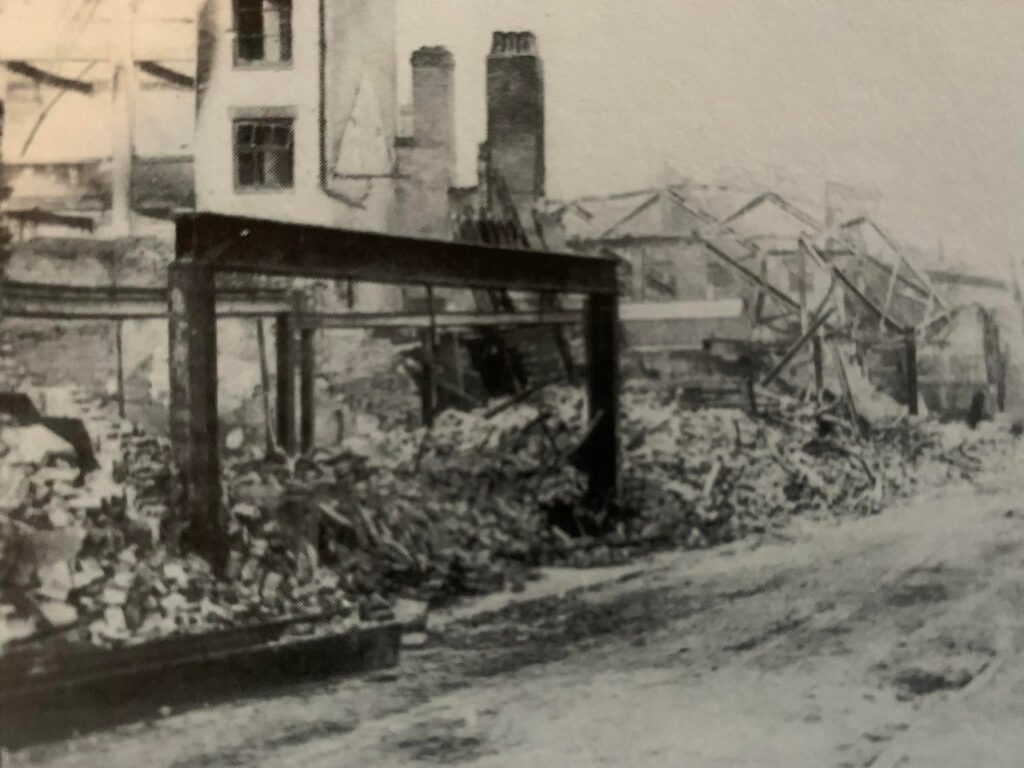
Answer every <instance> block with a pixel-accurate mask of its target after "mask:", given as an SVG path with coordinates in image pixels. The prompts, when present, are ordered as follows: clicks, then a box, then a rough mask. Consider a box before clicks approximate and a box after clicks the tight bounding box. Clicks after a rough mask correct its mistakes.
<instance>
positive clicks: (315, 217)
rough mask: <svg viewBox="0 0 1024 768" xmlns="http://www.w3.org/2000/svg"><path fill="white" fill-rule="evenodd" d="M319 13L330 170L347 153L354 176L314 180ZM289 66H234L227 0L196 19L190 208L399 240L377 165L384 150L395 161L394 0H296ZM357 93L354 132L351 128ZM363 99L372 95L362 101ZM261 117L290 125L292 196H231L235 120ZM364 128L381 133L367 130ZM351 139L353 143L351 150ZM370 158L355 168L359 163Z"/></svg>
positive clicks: (390, 176)
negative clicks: (285, 119) (281, 118)
mask: <svg viewBox="0 0 1024 768" xmlns="http://www.w3.org/2000/svg"><path fill="white" fill-rule="evenodd" d="M321 7H323V9H324V10H325V11H326V17H325V29H326V41H327V45H326V60H325V76H326V82H327V91H328V93H327V98H326V104H327V110H328V113H327V116H326V144H327V158H326V161H327V164H328V168H331V167H333V165H334V163H335V160H336V158H337V153H338V152H340V151H342V145H343V144H344V143H345V142H348V145H347V146H345V147H344V152H345V157H346V158H347V167H348V170H349V171H350V172H356V173H357V172H359V171H360V170H365V169H367V168H368V169H369V172H368V173H363V174H360V176H359V177H358V178H341V177H339V178H334V179H333V180H331V181H330V184H329V186H330V187H331V188H333V190H334V195H333V196H332V195H329V194H328V193H327V192H325V191H324V189H323V185H322V183H321V151H320V147H321V135H320V132H321V117H320V84H321V29H320V11H321ZM292 14H293V18H292V61H291V62H289V63H283V64H243V65H236V64H235V61H234V30H233V26H234V24H233V12H232V0H207V2H206V4H205V6H204V9H203V10H202V12H201V15H200V22H199V26H200V29H199V40H200V51H199V65H198V70H199V77H198V79H199V85H198V88H199V91H198V99H197V119H196V139H195V158H196V162H195V166H196V199H197V208H198V210H199V211H203V212H214V213H225V214H233V215H242V216H253V217H258V218H272V219H276V220H281V221H289V222H295V223H303V224H313V225H324V226H339V227H345V228H352V229H361V230H368V231H386V232H393V233H396V234H397V233H400V231H399V227H398V225H399V222H398V221H397V217H396V216H395V195H396V191H395V190H396V181H395V179H394V175H395V174H394V170H395V169H394V163H393V161H392V163H391V166H390V167H388V168H382V167H380V166H381V164H380V162H379V161H378V162H376V163H373V162H371V161H372V160H373V159H374V158H379V157H380V152H381V149H380V147H381V145H382V143H383V146H384V147H386V152H387V153H388V154H389V156H391V157H393V147H394V139H395V129H396V122H397V114H396V112H397V108H396V100H397V83H396V56H395V4H394V0H293V7H292ZM359 91H362V93H363V101H364V103H363V104H362V108H361V112H360V117H361V118H362V119H361V120H360V123H361V125H360V126H359V127H356V128H353V127H352V125H351V124H350V119H351V117H352V112H353V108H354V106H355V103H356V100H357V92H359ZM367 94H372V95H371V96H367ZM261 110H266V111H267V112H269V113H271V116H272V114H273V113H275V112H277V113H279V114H285V115H288V116H290V117H293V118H294V121H295V124H294V125H295V138H294V141H295V180H294V186H293V188H292V189H287V190H280V191H277V190H275V191H262V190H261V191H238V190H236V189H235V184H234V179H235V177H234V153H233V140H232V121H233V119H234V118H235V117H236V116H244V115H249V114H258V113H259V112H260V111H261ZM367 110H369V112H372V113H374V114H373V115H372V119H371V120H370V121H369V122H370V123H376V124H377V125H379V127H380V129H381V132H380V133H376V134H372V135H368V134H367V133H366V124H367V122H368V121H367V114H368V111H367ZM352 142H355V143H357V144H359V145H360V146H352ZM362 158H369V160H367V161H366V162H365V163H364V164H363V168H360V160H361V159H362Z"/></svg>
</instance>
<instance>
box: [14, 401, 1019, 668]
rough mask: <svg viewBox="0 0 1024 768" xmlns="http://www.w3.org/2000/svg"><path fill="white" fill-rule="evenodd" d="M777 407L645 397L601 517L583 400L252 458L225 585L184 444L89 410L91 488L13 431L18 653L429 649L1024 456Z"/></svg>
mask: <svg viewBox="0 0 1024 768" xmlns="http://www.w3.org/2000/svg"><path fill="white" fill-rule="evenodd" d="M759 400H760V401H761V402H762V403H764V404H765V405H764V409H763V412H762V413H761V414H760V416H758V417H756V418H755V417H753V416H751V415H749V414H747V413H744V412H742V411H739V410H730V409H707V410H698V411H694V410H691V409H688V408H687V407H685V405H684V404H682V403H681V402H680V401H679V400H678V399H676V398H674V397H673V396H672V395H671V393H666V392H665V391H655V390H648V389H643V388H639V387H627V388H626V390H625V391H624V392H623V396H622V414H623V415H622V424H621V426H622V430H621V435H622V446H623V448H622V454H623V455H622V477H621V493H620V501H619V504H618V506H617V507H615V508H595V507H594V506H592V505H590V504H589V503H588V501H587V499H586V495H585V493H584V487H585V483H584V478H583V476H582V475H581V474H580V473H579V472H578V471H577V470H576V469H574V468H573V466H572V462H571V460H570V459H571V457H572V455H573V453H574V451H575V450H576V448H578V445H579V441H580V439H581V436H582V435H583V434H584V433H585V431H586V425H587V416H586V413H585V407H584V398H583V395H582V394H581V393H580V392H579V391H578V390H575V389H572V388H569V387H561V388H559V387H552V388H548V389H545V390H542V391H540V392H537V393H535V394H534V395H533V396H531V397H530V398H527V399H524V400H523V401H521V402H518V403H516V404H515V405H513V406H510V407H506V408H503V409H499V410H495V409H491V410H487V409H486V408H481V409H479V410H477V411H470V412H459V411H447V412H445V413H443V414H441V415H440V416H439V417H438V418H437V419H436V420H435V422H434V424H433V426H432V427H431V428H429V429H427V428H397V427H392V428H390V429H388V430H386V431H385V430H383V429H382V430H378V431H373V430H370V431H366V432H364V433H363V434H361V435H358V436H352V437H350V438H348V439H346V440H344V441H342V442H341V443H340V444H339V445H338V446H336V447H335V448H334V449H331V450H318V451H316V452H315V453H314V454H312V455H311V456H307V457H298V458H296V457H292V458H287V459H285V458H283V457H280V456H278V457H274V456H272V457H270V458H265V459H264V458H259V459H254V458H252V456H253V452H251V451H244V450H241V451H237V452H236V453H235V454H234V455H233V456H228V457H226V459H225V470H224V473H225V496H226V503H225V510H226V513H227V515H228V517H229V533H230V537H231V554H230V560H229V564H228V569H227V574H226V578H224V579H217V578H215V577H214V575H213V573H212V572H211V570H210V568H209V566H208V565H207V564H206V563H205V562H204V561H203V560H201V559H200V558H198V557H196V556H194V555H190V554H187V553H185V552H183V551H182V549H181V546H180V543H179V542H180V540H181V537H182V533H183V531H182V529H181V521H183V520H186V519H187V515H184V514H181V513H180V510H179V509H178V505H179V503H180V502H179V497H180V492H179V490H178V487H177V483H176V480H175V477H174V475H173V473H172V471H171V469H170V467H171V460H170V451H169V446H168V444H167V443H166V442H165V441H163V440H159V439H155V438H151V437H147V436H145V435H142V434H139V433H137V432H136V431H135V430H133V429H132V428H131V426H130V425H126V424H123V423H121V422H120V421H118V420H116V419H110V418H108V417H104V416H103V415H102V414H101V413H98V412H96V411H95V409H93V410H90V409H89V408H88V406H87V405H85V406H83V408H84V409H85V411H86V412H87V413H86V417H85V419H84V422H83V423H84V424H85V425H86V426H87V428H88V430H89V433H90V434H91V435H93V436H94V437H95V441H94V442H95V449H96V463H97V465H98V468H97V469H95V470H94V471H92V472H87V473H82V472H81V471H80V469H79V467H78V465H77V461H78V457H77V456H76V455H75V453H74V451H73V450H71V449H70V446H69V444H68V443H67V441H65V440H62V439H61V438H59V437H57V436H56V435H53V434H52V433H49V432H48V431H47V430H45V428H44V427H42V426H40V425H33V426H32V427H28V428H26V427H18V426H13V425H10V424H8V425H7V426H5V427H3V429H2V431H0V438H2V443H0V454H2V455H0V481H2V485H0V564H2V565H0V647H8V648H10V647H14V646H17V645H22V644H25V643H30V642H37V641H42V640H43V639H46V638H52V637H60V638H61V640H62V641H64V642H67V641H70V642H82V643H92V644H95V645H100V646H111V645H122V644H133V643H141V642H146V641H148V640H152V639H155V638H161V637H166V636H169V635H176V634H193V633H203V632H208V631H212V630H216V629H218V628H228V627H234V626H240V625H247V624H253V623H258V622H262V621H267V620H277V619H295V620H297V621H298V620H302V621H305V622H307V623H308V624H309V625H310V626H313V625H314V624H317V623H319V625H321V626H322V625H323V624H324V623H325V622H336V623H337V622H340V624H339V626H341V625H345V626H349V625H351V624H353V623H358V622H360V621H371V622H375V621H392V620H394V621H398V622H399V623H401V624H402V625H403V626H404V627H405V628H406V631H407V632H409V633H414V634H415V637H413V638H412V639H411V640H410V642H417V643H418V642H420V641H421V640H423V638H422V637H420V635H421V634H423V633H426V632H427V623H428V609H429V607H432V606H436V605H439V604H441V603H443V602H445V601H449V600H451V599H453V598H455V597H459V596H462V595H473V594H484V593H488V592H493V591H497V590H501V589H513V590H517V589H519V590H521V589H522V588H523V585H524V584H525V581H526V580H527V579H528V578H529V577H530V573H531V570H532V569H534V568H535V567H537V566H540V565H545V564H562V565H569V566H574V567H592V566H608V565H615V564H621V563H624V562H627V561H629V560H630V559H632V558H635V557H637V556H640V555H643V554H645V553H648V552H651V551H653V550H655V549H660V548H666V547H673V546H684V547H690V548H701V547H706V546H712V545H716V544H720V543H723V542H728V541H732V540H735V539H737V538H739V537H742V536H745V535H749V534H759V533H764V532H767V531H769V530H771V529H773V528H775V527H777V526H780V525H782V524H784V523H785V521H786V520H788V519H789V518H790V517H792V516H793V515H819V516H836V515H868V514H875V513H877V512H879V511H880V510H881V508H882V506H883V505H884V504H885V503H886V502H887V501H888V500H890V499H892V498H895V497H899V496H903V495H907V494H909V493H911V492H913V490H914V489H915V487H917V486H919V485H922V484H926V485H929V486H931V485H939V484H941V483H943V482H948V481H950V480H956V479H960V478H969V477H973V476H974V475H976V474H977V473H978V472H980V471H981V470H982V468H983V467H985V466H986V464H988V463H990V458H991V457H993V456H996V455H999V454H1000V452H1002V453H1006V451H1005V448H1006V445H1007V443H1008V442H1009V441H1010V440H1011V437H1010V430H1009V429H1008V427H1007V425H1003V424H1001V423H996V422H986V423H984V424H982V425H979V426H978V428H976V429H970V428H969V427H967V425H965V424H962V423H960V424H949V425H940V424H938V423H935V422H932V421H928V420H923V419H915V420H908V419H906V418H905V417H902V418H900V419H898V420H896V421H894V422H890V423H889V424H888V425H880V424H877V423H876V424H875V425H874V426H873V427H872V430H871V434H870V436H869V439H867V440H860V439H859V438H858V435H857V431H856V430H855V429H854V428H853V427H851V426H850V425H849V422H847V421H845V420H844V419H843V418H841V416H838V415H837V414H841V413H842V411H841V406H842V403H841V402H829V403H824V404H821V405H819V404H818V403H816V402H812V401H805V400H799V399H795V398H791V397H788V396H782V395H779V394H777V393H774V392H769V391H765V392H761V393H759ZM26 429H31V430H35V432H33V433H32V435H31V438H32V440H31V443H27V442H24V441H23V440H22V438H24V437H25V431H24V430H26ZM37 433H38V434H37ZM239 447H241V446H239ZM295 631H296V632H300V631H302V629H301V626H299V625H297V627H296V629H295Z"/></svg>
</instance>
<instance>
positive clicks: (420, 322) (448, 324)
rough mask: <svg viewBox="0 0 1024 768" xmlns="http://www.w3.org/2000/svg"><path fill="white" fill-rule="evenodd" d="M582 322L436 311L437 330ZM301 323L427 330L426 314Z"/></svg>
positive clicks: (574, 316) (552, 315)
mask: <svg viewBox="0 0 1024 768" xmlns="http://www.w3.org/2000/svg"><path fill="white" fill-rule="evenodd" d="M582 321H583V315H582V313H580V312H525V311H524V312H438V313H437V314H436V315H435V316H434V326H435V327H437V328H477V327H494V326H523V325H574V324H576V323H581V322H582ZM302 322H303V323H304V324H306V325H313V326H316V327H317V328H325V329H326V328H333V329H357V328H424V329H426V328H430V325H431V319H430V315H429V314H425V313H408V312H390V313H388V312H361V313H355V312H352V313H348V312H346V313H316V314H310V315H309V316H308V317H306V318H304V319H303V320H302Z"/></svg>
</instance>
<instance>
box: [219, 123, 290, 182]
mask: <svg viewBox="0 0 1024 768" xmlns="http://www.w3.org/2000/svg"><path fill="white" fill-rule="evenodd" d="M230 125H231V162H232V182H233V186H234V190H235V192H236V193H238V194H282V193H288V192H292V191H294V190H295V159H296V152H295V115H294V114H293V113H292V112H291V110H277V109H268V110H260V111H251V110H246V111H241V112H235V113H233V114H232V115H231V120H230ZM246 127H248V128H249V129H250V131H251V134H250V135H251V138H250V139H249V140H248V142H247V143H245V144H243V143H242V142H241V141H240V133H241V132H242V131H243V130H244V129H245V128H246ZM260 129H263V130H267V131H269V135H270V141H269V142H260V141H258V140H257V138H258V137H257V132H258V131H259V130H260ZM281 129H285V130H286V131H287V133H286V142H285V143H283V144H279V143H275V134H276V132H277V131H279V130H281ZM246 149H247V151H246ZM270 154H277V155H283V156H284V158H286V159H287V169H288V172H287V181H286V182H276V183H273V184H268V183H267V178H268V176H269V169H271V168H273V167H275V166H274V161H273V160H272V159H271V158H270V157H269V156H268V155H270ZM245 155H249V156H251V158H250V161H251V162H253V163H254V165H253V169H254V172H255V174H256V176H259V177H261V178H262V181H255V182H243V156H245Z"/></svg>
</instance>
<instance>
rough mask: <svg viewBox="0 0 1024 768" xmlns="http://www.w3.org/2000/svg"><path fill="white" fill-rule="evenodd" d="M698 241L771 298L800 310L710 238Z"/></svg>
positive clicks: (788, 298) (798, 306)
mask: <svg viewBox="0 0 1024 768" xmlns="http://www.w3.org/2000/svg"><path fill="white" fill-rule="evenodd" d="M700 241H701V242H702V243H703V244H704V245H705V246H707V248H708V250H710V251H711V252H712V253H713V254H714V255H715V256H717V257H718V258H720V259H721V260H722V261H724V262H725V263H726V264H728V265H729V266H730V267H732V268H733V269H734V270H736V271H737V272H739V273H740V274H741V275H742V276H743V277H745V278H746V279H747V280H748V281H749V282H751V283H753V284H754V285H755V286H757V287H758V288H760V289H761V290H762V291H763V292H764V293H768V294H770V295H771V296H772V297H773V298H775V299H777V300H778V301H780V302H782V303H783V304H785V305H786V306H787V307H789V308H790V309H793V310H796V311H799V310H800V304H799V303H798V302H796V301H794V300H793V299H792V298H790V297H789V296H788V295H786V294H785V293H783V292H782V291H780V290H779V289H778V288H776V287H775V286H774V285H772V284H771V283H769V282H768V281H767V280H765V279H764V278H763V277H761V275H759V274H757V273H756V272H755V271H754V270H752V269H750V268H749V267H747V266H746V265H744V264H740V263H739V262H738V261H737V260H736V259H734V258H733V257H732V256H730V255H729V254H727V253H726V252H725V251H723V250H722V249H721V248H719V247H718V246H717V245H716V244H715V243H713V242H712V241H711V240H708V239H705V238H700Z"/></svg>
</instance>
